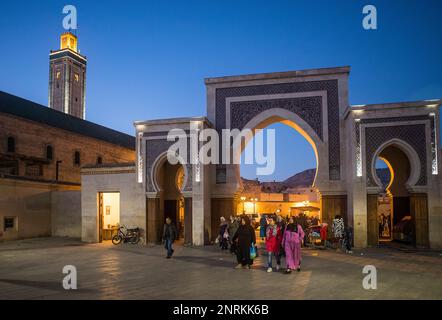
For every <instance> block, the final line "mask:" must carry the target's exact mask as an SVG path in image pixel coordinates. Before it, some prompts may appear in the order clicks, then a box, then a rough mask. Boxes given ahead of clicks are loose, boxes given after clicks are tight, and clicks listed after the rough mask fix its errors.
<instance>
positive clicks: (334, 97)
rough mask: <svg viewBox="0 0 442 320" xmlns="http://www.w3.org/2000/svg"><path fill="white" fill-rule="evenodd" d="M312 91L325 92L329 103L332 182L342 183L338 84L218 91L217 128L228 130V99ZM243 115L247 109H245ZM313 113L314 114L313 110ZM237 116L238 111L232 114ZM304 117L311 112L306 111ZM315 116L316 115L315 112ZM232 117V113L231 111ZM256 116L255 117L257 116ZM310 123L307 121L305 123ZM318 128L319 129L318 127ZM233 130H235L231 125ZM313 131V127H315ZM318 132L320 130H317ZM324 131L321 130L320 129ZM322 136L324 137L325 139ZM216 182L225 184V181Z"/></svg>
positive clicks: (330, 176) (270, 86)
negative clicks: (340, 181) (340, 180)
mask: <svg viewBox="0 0 442 320" xmlns="http://www.w3.org/2000/svg"><path fill="white" fill-rule="evenodd" d="M311 91H326V92H327V102H328V106H327V107H328V112H327V116H328V126H327V129H328V137H329V143H328V151H329V179H330V180H339V179H340V170H341V167H340V157H341V153H340V137H339V134H340V130H339V96H338V81H337V80H321V81H306V82H289V83H278V84H267V85H252V86H241V87H230V88H217V89H216V93H215V96H216V98H215V128H216V130H218V131H219V132H221V130H222V129H224V128H225V126H226V99H227V98H229V97H245V96H254V95H272V94H285V93H298V92H311ZM243 111H244V109H243ZM310 111H312V110H310ZM233 112H234V113H235V110H233ZM303 112H304V113H305V112H307V113H308V110H304V111H303ZM312 112H316V111H312ZM231 114H232V110H231ZM255 115H256V114H255ZM306 122H307V121H306ZM316 126H317V125H316ZM231 128H232V129H234V128H235V127H233V126H232V125H231ZM312 128H313V127H312ZM313 129H314V130H315V128H313ZM316 130H318V128H316ZM321 130H322V129H321ZM322 134H323V133H322V132H321V136H322ZM221 171H222V168H221V170H220V167H218V168H217V172H219V174H220V175H222V172H221ZM217 181H220V182H221V181H223V179H222V178H220V179H218V177H217Z"/></svg>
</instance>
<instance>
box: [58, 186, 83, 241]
mask: <svg viewBox="0 0 442 320" xmlns="http://www.w3.org/2000/svg"><path fill="white" fill-rule="evenodd" d="M51 203H52V210H51V213H52V235H53V236H60V237H72V238H81V192H80V190H59V191H53V192H52V193H51Z"/></svg>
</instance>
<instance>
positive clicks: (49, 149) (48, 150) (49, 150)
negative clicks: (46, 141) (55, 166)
mask: <svg viewBox="0 0 442 320" xmlns="http://www.w3.org/2000/svg"><path fill="white" fill-rule="evenodd" d="M53 156H54V149H53V148H52V146H51V145H48V146H46V159H48V160H52V158H53Z"/></svg>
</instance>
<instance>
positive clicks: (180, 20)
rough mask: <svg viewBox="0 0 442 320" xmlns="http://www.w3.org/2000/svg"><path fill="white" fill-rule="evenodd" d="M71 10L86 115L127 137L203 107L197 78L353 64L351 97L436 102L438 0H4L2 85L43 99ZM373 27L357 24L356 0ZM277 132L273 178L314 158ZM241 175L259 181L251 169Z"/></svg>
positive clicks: (441, 32)
mask: <svg viewBox="0 0 442 320" xmlns="http://www.w3.org/2000/svg"><path fill="white" fill-rule="evenodd" d="M67 4H73V5H75V6H76V8H77V10H78V23H79V30H78V32H77V35H78V37H79V48H80V50H81V53H82V54H84V55H86V56H87V58H88V70H87V103H86V105H87V113H86V116H87V119H88V120H90V121H92V122H96V123H99V124H102V125H105V126H107V127H110V128H114V129H116V130H120V131H123V132H126V133H129V134H133V132H134V130H133V126H132V123H133V121H134V120H144V119H156V118H169V117H181V116H199V115H205V114H206V96H205V86H204V81H203V80H204V78H206V77H217V76H225V75H238V74H249V73H262V72H275V71H287V70H299V69H309V68H322V67H334V66H346V65H349V66H351V68H352V69H351V73H350V81H349V96H350V103H351V104H368V103H382V102H395V101H407V100H418V99H434V98H442V77H441V76H442V19H441V18H440V15H441V13H442V1H438V0H435V1H429V0H421V1H403V0H388V1H374V0H366V1H357V0H339V1H331V0H322V1H294V0H292V1H270V0H267V1H243V0H222V1H221V0H218V1H212V0H204V1H72V2H67V1H55V0H53V1H52V0H51V1H1V2H0V49H1V50H0V54H1V59H0V70H1V71H0V90H2V91H6V92H9V93H11V94H15V95H18V96H20V97H23V98H26V99H29V100H32V101H36V102H38V103H41V104H43V105H47V99H48V74H49V71H48V69H49V56H48V55H49V50H50V49H58V48H59V35H60V34H61V33H62V32H63V31H64V30H63V28H62V19H63V15H62V8H63V6H64V5H67ZM366 4H372V5H375V6H376V7H377V11H378V30H376V31H366V30H364V29H363V28H362V19H363V14H362V8H363V6H364V5H366ZM272 127H274V128H276V129H277V132H276V138H277V146H276V148H277V151H276V161H277V162H276V172H275V174H274V175H273V176H268V177H263V178H264V179H263V180H273V179H276V180H280V179H285V178H287V177H288V176H291V175H292V174H293V173H296V172H298V171H301V170H303V169H306V168H311V167H314V166H315V162H316V160H315V158H314V154H313V151H312V149H311V147H310V145H309V144H308V143H307V142H306V141H305V139H304V138H303V137H302V136H301V135H300V134H299V133H297V132H295V131H294V130H293V129H291V128H288V127H286V126H284V125H280V124H278V125H274V126H272ZM242 174H243V176H245V177H248V178H254V177H255V171H254V168H250V167H243V170H242Z"/></svg>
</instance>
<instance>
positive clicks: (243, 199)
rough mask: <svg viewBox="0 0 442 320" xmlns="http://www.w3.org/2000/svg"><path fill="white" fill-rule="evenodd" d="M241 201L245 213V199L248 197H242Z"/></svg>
mask: <svg viewBox="0 0 442 320" xmlns="http://www.w3.org/2000/svg"><path fill="white" fill-rule="evenodd" d="M241 201H242V214H245V213H246V209H245V208H244V201H246V197H241Z"/></svg>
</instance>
